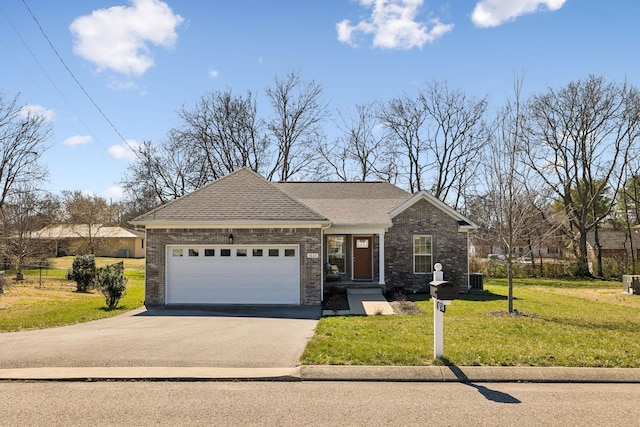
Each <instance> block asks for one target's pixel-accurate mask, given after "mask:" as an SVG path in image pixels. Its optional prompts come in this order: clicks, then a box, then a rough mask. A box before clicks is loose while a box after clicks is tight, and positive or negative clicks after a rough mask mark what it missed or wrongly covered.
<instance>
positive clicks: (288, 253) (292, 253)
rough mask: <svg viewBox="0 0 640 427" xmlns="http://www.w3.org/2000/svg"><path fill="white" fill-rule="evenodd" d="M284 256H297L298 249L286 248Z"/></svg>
mask: <svg viewBox="0 0 640 427" xmlns="http://www.w3.org/2000/svg"><path fill="white" fill-rule="evenodd" d="M284 256H296V250H295V249H285V250H284Z"/></svg>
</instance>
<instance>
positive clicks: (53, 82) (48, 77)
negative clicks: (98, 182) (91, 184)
mask: <svg viewBox="0 0 640 427" xmlns="http://www.w3.org/2000/svg"><path fill="white" fill-rule="evenodd" d="M0 12H2V15H3V16H4V18H5V19H6V20H7V22H8V23H9V25H10V26H11V28H12V29H13V32H14V33H15V34H16V36H18V38H19V39H20V41H21V42H22V44H23V45H24V47H25V49H27V51H28V52H29V54H30V55H31V57H32V58H33V60H34V61H35V62H36V64H38V67H39V68H40V71H42V73H43V74H44V75H45V76H46V77H47V80H49V83H51V85H52V86H53V87H54V89H55V90H56V92H58V95H59V96H60V98H62V99H63V100H64V102H65V104H66V105H67V107H69V109H70V110H71V111H72V112H73V114H75V115H76V117H78V120H79V121H80V123H82V125H83V126H84V127H85V129H86V130H87V131H88V132H89V133H93V132H91V130H90V129H89V126H88V125H87V123H85V121H84V120H83V119H82V116H81V115H80V114H78V112H77V111H76V110H75V108H73V106H72V105H71V103H70V102H69V100H68V99H67V97H66V96H65V95H64V93H63V92H62V90H60V88H59V87H58V85H57V84H56V82H55V81H54V80H53V78H52V77H51V75H50V74H49V72H48V71H47V69H46V68H45V67H44V66H43V65H42V63H41V62H40V60H39V59H38V57H37V56H36V55H35V53H34V52H33V51H32V50H31V48H30V47H29V44H28V43H27V42H26V40H25V39H24V37H22V34H21V33H20V31H19V30H18V28H17V27H16V26H15V25H14V23H13V21H12V20H11V18H10V17H9V16H8V15H7V13H6V12H5V11H4V9H3V8H2V7H1V6H0ZM5 47H6V49H7V51H9V53H11V55H12V56H13V58H14V60H15V61H16V62H17V63H18V64H19V65H20V67H21V68H22V69H23V70H24V72H25V74H27V75H28V76H29V78H30V79H31V81H32V82H33V84H34V85H35V86H37V87H39V88H40V90H41V91H42V93H44V94H46V91H45V90H44V89H43V88H42V87H41V86H40V83H39V82H38V81H37V80H36V79H35V78H34V77H33V76H32V75H31V74H30V73H29V70H28V69H27V67H25V66H24V65H23V64H22V63H21V62H20V60H19V59H18V57H16V56H15V55H14V54H13V52H11V50H10V49H9V47H8V46H5ZM51 101H52V102H54V103H55V101H53V100H51ZM95 140H96V142H97V143H98V145H100V147H102V149H104V151H108V150H107V149H106V148H105V147H104V146H103V145H102V143H101V142H100V140H99V138H95ZM107 158H109V159H110V160H111V161H112V162H113V163H114V164H115V165H116V166H118V167H120V165H119V164H118V163H117V162H116V161H115V160H114V159H113V157H111V156H107Z"/></svg>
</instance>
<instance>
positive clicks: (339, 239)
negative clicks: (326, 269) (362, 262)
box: [327, 236, 347, 273]
mask: <svg viewBox="0 0 640 427" xmlns="http://www.w3.org/2000/svg"><path fill="white" fill-rule="evenodd" d="M344 242H345V236H327V261H328V262H329V266H330V268H331V269H332V270H335V269H334V268H333V267H334V266H335V267H336V269H337V272H339V273H345V272H346V270H345V265H346V257H347V253H346V250H345V246H344Z"/></svg>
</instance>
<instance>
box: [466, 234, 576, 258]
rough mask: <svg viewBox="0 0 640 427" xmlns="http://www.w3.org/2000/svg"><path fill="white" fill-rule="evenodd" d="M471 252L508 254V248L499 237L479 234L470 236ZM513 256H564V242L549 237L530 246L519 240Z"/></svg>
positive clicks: (478, 253) (477, 253)
mask: <svg viewBox="0 0 640 427" xmlns="http://www.w3.org/2000/svg"><path fill="white" fill-rule="evenodd" d="M469 239H470V242H469V245H470V247H469V254H470V255H471V256H476V257H480V258H486V257H487V256H488V255H489V254H500V255H506V253H507V252H508V251H507V248H506V246H504V244H501V242H500V239H498V238H497V237H481V236H478V235H477V234H473V235H471V236H469ZM511 256H512V257H514V258H517V257H521V256H533V257H535V258H556V259H557V258H562V257H563V256H564V244H563V243H562V241H561V239H560V238H554V237H547V238H545V239H544V241H542V242H540V241H536V242H535V243H532V245H531V246H530V245H529V243H528V242H527V241H525V240H521V239H520V240H518V241H516V243H515V244H514V245H513V248H512V250H511Z"/></svg>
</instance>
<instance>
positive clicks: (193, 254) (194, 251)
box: [189, 249, 200, 256]
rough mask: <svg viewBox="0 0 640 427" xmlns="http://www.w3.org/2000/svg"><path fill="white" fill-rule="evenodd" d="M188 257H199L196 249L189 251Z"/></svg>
mask: <svg viewBox="0 0 640 427" xmlns="http://www.w3.org/2000/svg"><path fill="white" fill-rule="evenodd" d="M189 256H200V251H198V250H197V249H189Z"/></svg>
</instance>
